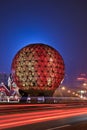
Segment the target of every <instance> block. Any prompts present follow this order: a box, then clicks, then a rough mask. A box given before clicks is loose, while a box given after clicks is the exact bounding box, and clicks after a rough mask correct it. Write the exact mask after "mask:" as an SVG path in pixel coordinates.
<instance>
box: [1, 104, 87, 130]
mask: <svg viewBox="0 0 87 130" xmlns="http://www.w3.org/2000/svg"><path fill="white" fill-rule="evenodd" d="M39 105H40V104H39ZM41 105H42V104H41ZM43 105H44V104H43ZM19 112H20V111H19ZM82 114H87V108H71V109H58V110H43V111H36V112H35V111H33V112H25V113H16V114H15V113H14V114H9V115H8V114H6V115H1V116H0V130H3V129H6V128H12V127H16V126H22V125H28V124H33V123H38V122H45V121H49V120H55V119H62V118H68V117H72V116H78V115H82Z"/></svg>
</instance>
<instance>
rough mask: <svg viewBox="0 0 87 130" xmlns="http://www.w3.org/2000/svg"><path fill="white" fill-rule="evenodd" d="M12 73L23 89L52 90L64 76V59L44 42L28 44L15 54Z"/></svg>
mask: <svg viewBox="0 0 87 130" xmlns="http://www.w3.org/2000/svg"><path fill="white" fill-rule="evenodd" d="M12 75H13V79H14V81H15V82H16V84H17V85H18V87H19V88H20V89H22V90H24V91H28V92H29V90H30V89H36V90H39V89H40V90H54V89H56V88H57V87H58V86H59V84H60V82H61V81H62V79H63V78H64V61H63V59H62V57H61V55H60V54H59V52H58V51H56V50H55V49H54V48H52V47H50V46H48V45H45V44H30V45H28V46H26V47H24V48H22V49H21V50H20V51H19V52H18V53H17V54H16V55H15V57H14V59H13V62H12Z"/></svg>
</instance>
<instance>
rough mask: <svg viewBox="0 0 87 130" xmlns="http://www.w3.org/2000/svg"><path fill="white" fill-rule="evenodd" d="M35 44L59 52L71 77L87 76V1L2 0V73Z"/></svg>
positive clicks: (0, 2)
mask: <svg viewBox="0 0 87 130" xmlns="http://www.w3.org/2000/svg"><path fill="white" fill-rule="evenodd" d="M36 42H41V43H46V44H48V45H51V46H52V47H54V48H55V49H57V50H58V51H59V52H60V54H61V55H62V57H63V59H64V62H65V66H66V74H68V76H69V77H70V78H74V77H75V76H77V75H79V74H80V73H87V0H0V72H7V73H9V72H10V66H11V62H12V59H13V57H14V55H15V54H16V53H17V51H18V50H19V49H21V48H22V47H24V46H25V45H27V44H29V43H36Z"/></svg>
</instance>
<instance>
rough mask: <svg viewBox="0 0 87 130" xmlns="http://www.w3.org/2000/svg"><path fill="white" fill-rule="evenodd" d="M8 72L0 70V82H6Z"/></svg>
mask: <svg viewBox="0 0 87 130" xmlns="http://www.w3.org/2000/svg"><path fill="white" fill-rule="evenodd" d="M8 76H9V75H8V74H7V73H2V72H0V83H2V82H3V83H4V84H5V85H7V84H8Z"/></svg>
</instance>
